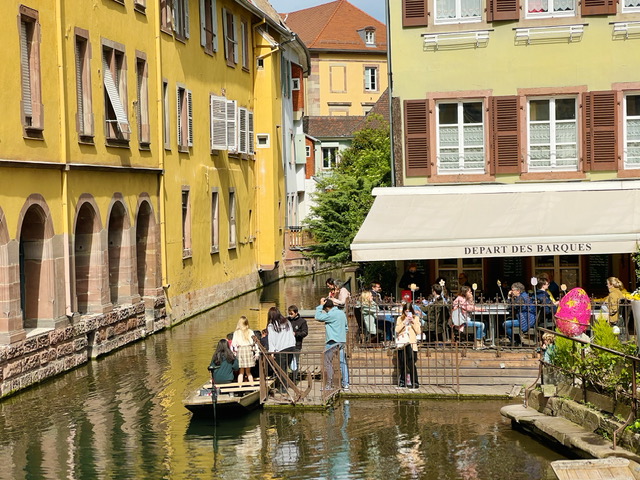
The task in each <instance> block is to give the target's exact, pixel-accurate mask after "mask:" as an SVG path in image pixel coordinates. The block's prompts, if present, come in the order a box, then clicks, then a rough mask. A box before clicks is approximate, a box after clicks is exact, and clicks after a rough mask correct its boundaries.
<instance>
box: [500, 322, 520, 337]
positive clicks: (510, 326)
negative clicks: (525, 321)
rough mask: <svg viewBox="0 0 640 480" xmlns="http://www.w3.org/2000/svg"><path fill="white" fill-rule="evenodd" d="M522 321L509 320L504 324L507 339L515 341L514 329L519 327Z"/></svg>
mask: <svg viewBox="0 0 640 480" xmlns="http://www.w3.org/2000/svg"><path fill="white" fill-rule="evenodd" d="M519 326H520V320H507V321H506V322H504V330H505V332H507V337H509V338H510V339H511V340H513V327H519Z"/></svg>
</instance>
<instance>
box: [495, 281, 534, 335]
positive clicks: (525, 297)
mask: <svg viewBox="0 0 640 480" xmlns="http://www.w3.org/2000/svg"><path fill="white" fill-rule="evenodd" d="M507 301H508V303H510V304H511V305H512V311H513V314H514V317H515V318H513V319H511V320H507V321H506V322H504V324H503V326H504V330H505V332H506V334H507V339H508V340H509V341H510V342H511V343H512V344H514V345H515V346H517V347H519V346H522V339H521V338H520V335H518V334H516V335H515V337H514V335H513V329H514V327H520V331H521V332H522V333H527V332H528V331H529V329H530V328H533V327H535V325H536V306H535V304H534V303H533V302H532V301H531V298H530V297H529V294H528V293H527V292H526V291H525V288H524V285H523V284H522V283H520V282H516V283H514V284H513V285H511V290H509V294H508V300H507Z"/></svg>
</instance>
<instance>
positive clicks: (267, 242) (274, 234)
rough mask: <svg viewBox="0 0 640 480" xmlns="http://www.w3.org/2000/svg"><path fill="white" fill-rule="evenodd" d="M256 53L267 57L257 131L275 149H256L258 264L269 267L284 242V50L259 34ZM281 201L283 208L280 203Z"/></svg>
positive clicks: (259, 85)
mask: <svg viewBox="0 0 640 480" xmlns="http://www.w3.org/2000/svg"><path fill="white" fill-rule="evenodd" d="M255 39H256V45H257V48H256V55H257V56H263V61H264V68H262V69H257V70H256V77H255V94H256V133H257V134H258V133H259V134H268V135H269V139H270V145H271V148H256V174H257V175H258V178H259V185H258V191H257V201H258V216H257V217H256V225H257V230H258V232H259V235H258V240H257V243H258V256H257V263H258V265H259V266H260V268H264V269H268V268H271V267H272V266H273V265H275V263H276V262H279V261H280V260H281V259H282V248H283V245H284V231H283V228H282V227H284V214H285V210H286V194H285V192H284V170H283V165H282V162H281V160H280V158H282V128H283V127H282V124H283V121H282V93H281V90H280V63H281V62H280V52H279V51H278V50H275V51H273V53H270V52H272V50H273V47H271V45H269V43H268V42H267V41H266V40H265V39H264V38H263V37H262V36H261V35H256V36H255ZM279 203H280V207H278V204H279Z"/></svg>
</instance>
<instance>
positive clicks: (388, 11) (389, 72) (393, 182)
mask: <svg viewBox="0 0 640 480" xmlns="http://www.w3.org/2000/svg"><path fill="white" fill-rule="evenodd" d="M385 6H386V11H385V16H386V20H387V77H388V82H389V87H388V88H389V141H390V147H391V186H392V187H395V186H396V162H395V158H394V155H393V153H394V143H393V73H392V70H391V25H390V23H391V9H390V8H389V0H385Z"/></svg>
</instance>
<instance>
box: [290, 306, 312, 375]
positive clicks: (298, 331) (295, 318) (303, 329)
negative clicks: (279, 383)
mask: <svg viewBox="0 0 640 480" xmlns="http://www.w3.org/2000/svg"><path fill="white" fill-rule="evenodd" d="M287 311H288V312H289V316H288V317H287V319H288V320H289V322H290V323H291V326H292V327H293V335H294V336H295V337H296V352H298V353H294V354H293V358H294V359H295V360H294V361H293V362H291V364H292V366H291V370H293V381H294V382H295V381H297V377H298V371H299V369H300V352H301V351H302V340H303V339H304V337H306V336H307V335H309V326H308V325H307V319H306V318H303V317H301V316H300V314H299V313H298V307H297V306H296V305H291V306H290V307H289V308H288V309H287ZM294 367H295V368H294Z"/></svg>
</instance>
